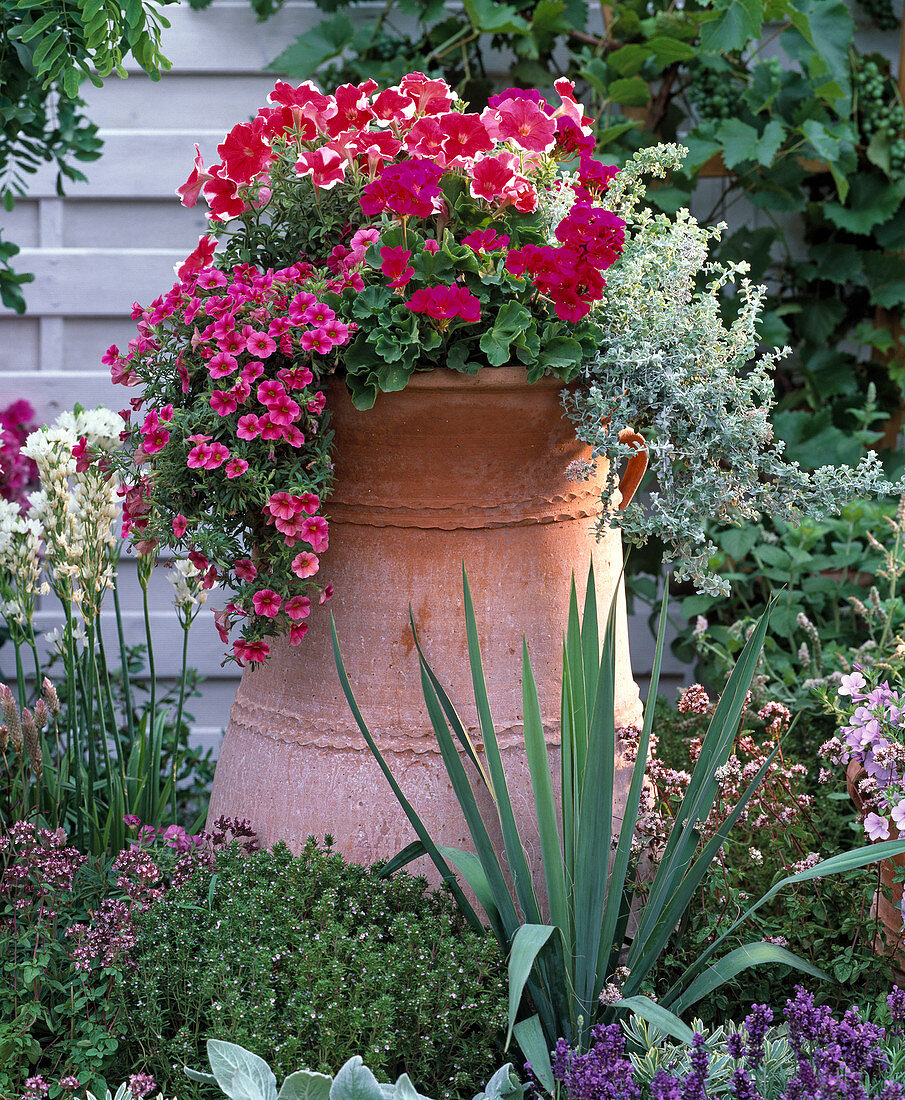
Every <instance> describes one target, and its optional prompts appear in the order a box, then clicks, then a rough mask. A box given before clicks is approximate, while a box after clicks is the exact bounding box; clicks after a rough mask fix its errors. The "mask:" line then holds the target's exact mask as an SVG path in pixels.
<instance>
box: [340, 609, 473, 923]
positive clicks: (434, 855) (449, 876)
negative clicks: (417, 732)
mask: <svg viewBox="0 0 905 1100" xmlns="http://www.w3.org/2000/svg"><path fill="white" fill-rule="evenodd" d="M330 632H331V635H332V638H333V659H334V661H335V663H336V672H337V675H338V676H339V682H340V686H341V687H342V689H343V694H344V695H345V697H346V702H347V703H348V704H349V709H350V710H351V711H352V717H353V718H354V719H355V724H356V725H357V726H358V728H359V730H360V731H361V734H362V736H363V737H364V739H365V741H366V742H367V745H368V748H369V749H370V750H371V754H372V756H373V757H374V759H375V760H376V761H377V764H378V766H379V767H380V770H381V771H382V772H383V774H384V776H385V777H386V780H387V782H388V783H389V785H390V787H391V789H392V791H393V794H394V795H395V796H396V800H397V801H398V802H399V805H400V806H401V807H402V810H403V812H404V813H405V816H406V817H407V818H408V820H409V824H410V825H411V826H412V828H413V829H414V831H415V834H416V836H417V837H418V839H419V840H420V841H421V843H422V844H423V845H424V848H425V851H426V852H427V854H428V855H429V856H430V857H431V860H432V861H433V864H434V866H435V867H436V868H437V870H438V871H439V872H440V876H441V878H442V879H443V881H444V882H446V883H447V884H448V885H449V888H450V890H451V891H452V895H453V897H454V898H455V901H456V904H457V905H458V906H459V908H460V909H461V911H462V913H463V914H464V916H465V919H466V920H467V921H468V923H469V924H470V925H471V926H472V928H474V929H476V930H477V931H478V932H481V931H483V925H482V924H481V922H480V920H479V919H478V915H477V913H475V911H474V908H473V907H472V905H471V903H470V902H469V900H468V898H466V897H465V895H464V894H463V893H462V887H461V886H460V885H459V883H458V880H457V879H456V876H455V872H454V871H453V870H452V868H451V867H450V866H449V864H448V863H447V862H446V860H444V858H443V857H442V856H441V855H440V852H439V851H438V850H437V846H436V845H435V844H434V842H433V840H432V839H431V836H430V834H429V833H428V831H427V828H426V826H425V824H424V822H423V821H422V820H421V818H420V817H419V816H418V814H417V813H416V812H415V809H414V807H413V806H412V804H411V803H410V802H409V800H408V799H407V798H406V797H405V795H404V794H403V793H402V788H401V787H400V786H399V784H398V783H397V782H396V777H395V776H394V775H393V773H392V771H391V770H390V766H389V765H388V764H387V762H386V760H385V759H384V757H383V754H382V753H381V751H380V749H379V748H378V747H377V743H376V741H375V740H374V738H373V736H372V735H371V731H370V730H369V729H368V726H367V723H366V722H365V720H364V717H363V716H362V713H361V710H360V708H359V706H358V703H357V701H356V699H355V695H354V693H353V691H352V686H351V684H350V683H349V676H348V674H347V672H346V666H345V664H344V663H343V658H342V653H341V652H340V649H339V638H338V637H337V634H336V622H335V620H334V618H333V616H332V615H331V616H330Z"/></svg>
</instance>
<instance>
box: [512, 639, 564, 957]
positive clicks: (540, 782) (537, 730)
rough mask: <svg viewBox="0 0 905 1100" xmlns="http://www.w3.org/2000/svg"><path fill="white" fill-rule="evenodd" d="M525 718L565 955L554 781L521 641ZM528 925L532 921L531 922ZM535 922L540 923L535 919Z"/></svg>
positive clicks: (547, 873) (551, 896) (551, 898)
mask: <svg viewBox="0 0 905 1100" xmlns="http://www.w3.org/2000/svg"><path fill="white" fill-rule="evenodd" d="M522 720H523V722H524V724H525V756H526V758H527V761H528V771H529V773H530V776H531V789H532V791H533V793H534V808H535V811H536V813H537V829H538V836H539V838H540V847H541V858H542V859H543V862H544V878H545V880H546V883H547V901H548V903H549V905H550V917H551V919H552V921H553V923H554V924H555V925H556V926H557V927H558V928H559V930H560V933H561V935H562V937H563V942H564V944H565V951H566V955H567V956H569V955H570V954H571V934H570V927H569V913H568V899H567V896H566V883H565V875H564V873H563V855H562V847H561V846H560V839H559V824H558V822H557V817H556V803H555V802H554V799H553V780H552V777H551V775H550V759H549V756H548V755H547V742H546V738H545V737H544V724H543V720H542V718H541V712H540V699H539V698H538V694H537V684H536V682H535V680H534V673H533V671H532V668H531V658H530V656H529V654H528V643H527V642H526V641H525V640H524V639H523V640H522ZM528 923H529V924H530V923H531V922H528ZM534 924H540V921H539V920H538V921H535V922H534Z"/></svg>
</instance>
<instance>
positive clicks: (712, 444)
mask: <svg viewBox="0 0 905 1100" xmlns="http://www.w3.org/2000/svg"><path fill="white" fill-rule="evenodd" d="M683 156H684V150H682V149H681V148H680V147H679V146H675V145H661V146H657V147H655V148H652V149H645V150H642V151H641V152H639V153H636V154H635V155H634V157H633V158H632V159H631V160H630V161H629V162H628V164H627V165H626V167H625V168H623V170H622V171H621V172H620V173H619V175H618V176H617V177H616V179H615V180H614V181H613V183H612V184H611V185H610V189H609V192H608V194H607V196H606V200H605V201H606V204H607V205H608V206H609V207H610V208H611V209H613V210H614V211H615V212H617V213H618V214H619V215H620V216H621V217H622V218H624V219H625V221H626V244H625V249H624V251H623V253H622V255H621V256H620V258H619V259H618V260H617V262H616V263H615V264H614V265H613V266H612V267H611V268H610V269H609V270H608V271H607V287H606V290H605V291H604V296H603V299H602V300H601V301H600V302H599V303H598V304H597V306H596V307H595V310H594V313H593V317H594V320H595V321H597V323H598V324H599V325H600V330H601V341H600V350H599V353H598V355H597V357H596V358H595V360H594V361H593V362H590V363H588V364H587V366H586V369H585V376H584V385H583V386H582V387H581V388H579V389H577V390H574V391H573V392H572V393H571V394H569V395H567V397H566V398H565V401H566V406H567V409H568V412H569V414H570V416H571V417H572V418H573V420H574V421H575V424H576V428H577V431H578V434H579V435H580V437H581V438H582V439H584V440H585V441H586V442H588V443H590V444H591V445H592V446H593V449H594V455H595V458H596V459H605V460H608V462H609V471H608V475H607V487H606V493H605V496H606V498H607V500H609V498H610V497H611V495H612V492H613V490H614V489H615V488H616V485H617V481H618V475H619V468H620V466H621V465H622V464H623V463H624V462H625V460H626V458H627V457H628V456H629V455H630V454H631V453H633V452H632V448H631V446H629V445H627V444H620V443H619V432H620V431H621V430H622V429H624V428H627V427H631V428H633V429H634V430H635V431H638V432H641V433H643V435H644V437H645V439H646V440H647V443H648V450H649V457H650V467H651V469H652V471H653V473H654V475H655V480H656V485H655V487H654V490H653V491H652V492H651V493H650V494H648V495H647V497H646V499H636V500H635V501H633V502H632V503H631V504H630V505H629V506H628V507H627V508H626V509H625V510H624V511H621V512H613V511H612V510H610V511H609V512H607V513H606V514H604V516H603V517H602V519H601V520H600V523H601V526H606V525H612V524H616V525H618V526H619V527H621V528H622V530H623V531H624V533H625V536H626V538H627V539H628V541H629V542H631V543H634V544H637V545H640V544H643V543H644V542H646V541H647V540H648V539H649V538H651V537H652V536H658V537H659V538H661V539H662V540H663V542H664V544H665V546H666V552H665V554H664V561H675V562H676V563H677V569H676V574H677V577H679V578H680V579H681V578H690V579H691V580H693V581H694V583H695V584H696V585H697V587H698V588H699V589H700V590H701V591H705V592H710V593H713V594H725V593H726V592H728V590H729V585H728V582H727V581H726V580H725V579H724V578H722V577H720V576H718V575H716V574H714V573H713V572H712V571H710V570H709V569H708V559H709V558H710V557H711V555H712V554H713V553H714V551H715V547H714V545H713V543H712V542H711V541H710V539H709V538H708V535H707V530H708V524H709V523H711V522H713V521H716V522H717V523H721V524H727V525H728V524H733V525H738V524H742V523H745V522H746V521H750V520H756V519H758V518H760V517H761V516H763V515H764V514H768V515H773V516H779V517H781V518H783V519H787V520H791V521H793V522H794V521H795V520H796V518H799V517H800V516H802V515H804V514H807V515H811V516H814V517H815V518H821V517H823V516H826V515H828V514H831V513H834V512H836V511H837V510H838V509H839V507H840V505H842V504H843V503H845V502H846V501H848V500H851V499H852V498H853V497H855V496H862V495H865V494H872V493H881V492H882V493H885V492H893V491H898V490H897V489H896V487H894V486H892V485H890V483H889V482H887V481H885V480H884V478H883V472H882V468H881V466H880V463H879V461H878V459H877V457H876V455H875V454H874V453H873V452H869V453H868V454H867V455H866V457H865V458H864V459H863V460H862V461H861V462H860V463H859V465H858V466H856V467H850V466H841V467H834V466H825V467H822V468H820V469H819V470H815V471H813V472H808V471H805V470H802V469H801V467H800V466H799V464H798V463H797V462H790V461H788V460H787V459H786V458H785V457H784V455H783V450H784V444H783V442H782V441H781V440H777V439H775V438H774V436H773V428H772V425H771V422H770V412H771V409H772V406H773V384H772V381H771V377H770V373H771V370H772V368H773V367H774V365H775V363H776V361H777V360H778V359H779V358H781V357H783V356H785V355H787V354H788V353H789V349H788V348H782V349H777V350H774V351H769V352H767V353H765V354H762V355H760V357H757V349H758V346H759V339H758V335H757V329H756V325H757V322H758V320H759V318H760V314H761V307H762V302H763V298H764V294H765V288H764V287H762V286H754V285H752V284H751V282H750V281H749V280H748V279H747V278H746V277H745V272H746V271H747V270H748V265H747V264H745V263H741V264H718V263H714V262H711V261H710V259H709V253H710V247H711V244H712V242H713V241H714V240H717V239H718V238H719V236H720V234H721V232H722V230H723V229H724V228H725V226H724V225H718V226H713V227H705V226H701V225H699V224H698V222H697V221H696V220H695V219H694V218H693V217H692V216H691V214H690V213H689V212H688V211H687V210H684V209H682V210H679V211H678V213H677V214H676V215H675V216H674V217H668V216H667V215H665V214H655V213H652V212H651V211H650V210H647V209H642V208H641V207H640V202H641V199H642V198H643V197H644V191H645V189H644V184H643V177H644V176H645V175H654V176H663V175H665V173H666V171H668V170H669V169H671V168H674V167H676V166H677V165H679V164H680V163H681V159H682V157H683ZM729 284H736V288H737V293H736V305H737V316H736V318H735V320H733V321H731V322H730V323H728V324H727V323H726V322H725V321H724V319H723V312H722V309H721V304H722V303H724V302H725V297H726V294H725V290H726V287H727V286H728V285H729Z"/></svg>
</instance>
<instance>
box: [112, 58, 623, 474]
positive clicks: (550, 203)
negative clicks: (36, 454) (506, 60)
mask: <svg viewBox="0 0 905 1100" xmlns="http://www.w3.org/2000/svg"><path fill="white" fill-rule="evenodd" d="M554 86H555V90H556V98H557V99H558V102H557V103H550V102H548V101H547V100H546V99H545V98H544V97H543V96H541V95H540V93H538V92H536V91H526V90H524V89H520V88H508V89H506V90H505V91H503V92H500V93H499V94H498V95H495V96H493V97H492V98H491V99H490V100H489V102H488V105H487V107H486V108H485V109H484V110H483V111H470V110H468V107H467V105H466V104H464V103H462V102H461V101H460V100H459V99H458V96H457V95H456V94H455V93H454V92H453V91H452V89H451V88H450V87H449V86H448V85H447V84H446V83H445V82H444V81H443V80H433V79H430V78H428V77H427V76H425V75H424V74H423V73H409V74H407V75H406V76H404V77H403V78H402V79H401V80H400V81H399V83H398V85H396V86H395V87H392V88H385V89H380V88H379V87H378V86H377V84H376V83H375V82H374V81H373V80H368V81H365V82H364V83H362V84H358V85H352V84H345V85H342V86H341V87H339V88H337V89H336V90H335V91H334V92H333V93H332V94H324V93H323V92H321V91H320V90H319V89H318V88H317V87H315V85H314V84H312V83H310V82H306V83H304V84H301V85H300V86H298V87H295V88H294V87H292V86H291V85H289V84H286V83H284V82H280V83H278V84H277V85H276V87H275V88H274V90H273V92H272V93H271V94H270V96H269V97H268V98H269V103H268V105H267V106H265V107H262V108H260V109H259V110H258V112H257V114H256V116H255V118H254V119H253V120H252V122H250V123H248V122H242V123H239V124H238V125H237V126H235V127H234V128H233V129H232V130H231V131H230V133H229V134H227V135H226V137H225V138H224V140H223V142H222V143H221V144H220V145H219V146H218V147H217V152H218V155H219V157H220V160H219V162H218V163H216V164H214V165H212V166H210V167H208V168H206V167H205V166H204V163H203V161H202V159H201V157H200V155H198V156H197V157H196V158H195V162H194V168H193V170H192V172H191V175H190V176H189V178H188V179H187V180H186V182H185V183H184V184H183V185H182V186H181V187H180V188H179V189H178V194H179V195H180V196H181V198H182V201H183V203H184V204H185V205H187V206H194V205H195V204H196V203H197V202H198V200H199V198H201V197H203V198H204V199H205V200H206V201H207V203H208V206H209V210H210V218H211V221H212V224H213V225H214V227H215V229H216V228H220V227H224V228H225V227H226V226H227V225H228V226H229V233H230V244H229V245H228V246H227V247H228V248H229V249H231V250H232V252H231V254H232V255H234V256H238V255H241V256H243V258H247V257H248V256H251V257H254V256H255V255H256V254H258V252H259V251H260V253H261V254H266V256H267V257H268V260H269V261H270V262H272V261H273V257H278V258H279V261H280V262H282V263H285V264H292V263H295V262H297V261H298V260H299V259H304V260H308V261H311V262H314V263H315V265H316V267H317V268H318V270H319V272H320V273H321V274H322V275H323V276H324V280H325V282H324V289H325V294H324V295H323V301H324V302H325V303H326V304H327V305H328V306H329V307H330V308H331V309H332V310H334V311H335V313H336V318H337V320H338V321H340V322H345V323H346V324H349V325H350V326H354V330H353V334H352V338H351V341H350V348H349V352H348V355H346V356H345V357H344V363H343V365H344V367H345V370H346V375H347V382H348V385H349V389H350V392H351V393H352V396H353V400H354V402H355V404H356V405H357V406H358V407H360V408H365V407H369V406H370V405H371V404H373V402H374V400H375V398H376V396H377V393H378V392H379V391H380V390H398V389H400V388H401V386H402V385H403V384H404V382H405V380H406V379H407V377H408V376H409V375H411V373H412V372H413V371H414V370H425V369H431V368H432V367H434V366H451V367H453V369H458V370H465V371H468V372H469V373H473V372H474V370H476V369H478V368H479V367H481V366H488V365H489V366H501V365H504V364H506V363H510V362H518V363H521V364H522V365H524V366H525V368H526V370H527V371H528V372H529V375H530V376H531V377H532V378H537V377H540V376H541V375H542V374H544V373H548V372H553V373H555V374H557V375H558V376H560V377H562V378H563V379H564V380H566V381H569V380H571V379H572V378H575V377H576V376H577V375H578V373H579V372H580V370H581V366H582V363H583V361H586V360H587V359H588V358H590V357H591V356H593V355H594V353H595V351H596V349H597V347H598V346H599V342H600V341H599V338H598V337H599V326H598V325H596V324H595V323H594V321H593V319H592V318H591V317H590V316H589V315H590V313H591V309H592V307H593V305H594V303H595V302H598V301H600V299H601V296H602V293H603V289H604V287H605V286H606V282H605V279H604V276H603V272H604V271H605V270H606V269H607V268H609V267H610V266H611V265H612V264H613V263H614V262H615V260H616V259H617V258H618V256H619V254H620V252H621V251H622V248H623V245H624V239H625V234H624V230H625V224H624V222H623V221H622V219H621V218H620V217H619V216H618V215H617V214H616V213H614V212H613V211H612V210H610V209H607V208H606V202H605V197H606V192H607V189H608V186H609V183H610V181H611V180H612V179H613V177H614V176H615V174H616V173H617V171H618V169H617V168H616V167H615V166H613V165H608V164H603V163H601V162H600V161H597V160H595V159H594V158H593V157H592V156H591V155H590V154H591V152H592V150H593V147H594V140H593V136H592V133H593V132H592V123H593V120H592V119H590V118H588V117H587V116H586V115H585V113H584V109H583V108H582V106H581V104H580V103H578V102H577V100H576V99H575V95H574V86H573V84H572V83H571V81H569V80H566V79H560V80H557V81H556V82H555V85H554ZM196 150H197V146H196ZM287 222H290V223H291V229H290V231H288V232H287V231H286V227H287ZM329 226H332V227H333V230H334V233H333V236H332V237H331V236H329V235H328V234H327V231H326V228H327V227H329ZM213 278H214V276H213V275H206V276H204V279H205V280H207V279H213ZM201 285H202V286H205V285H206V282H204V281H202V284H201ZM313 308H316V309H318V308H319V309H323V305H320V306H314V307H313ZM333 323H336V322H335V321H334V320H333V318H332V316H331V318H320V317H319V318H317V320H316V325H317V327H316V328H315V329H314V330H313V331H311V332H309V333H305V334H303V335H302V337H301V342H302V347H304V348H306V349H310V350H313V351H315V352H316V353H317V354H318V355H322V354H325V351H324V348H325V346H327V347H328V344H327V342H328V340H329V339H330V328H329V327H328V326H329V325H331V324H333ZM271 336H272V334H271ZM237 349H238V343H237V344H236V345H233V344H231V343H229V342H228V340H225V339H224V340H223V341H221V344H220V346H219V347H218V350H217V357H216V362H215V369H216V370H218V371H219V370H220V369H223V370H224V371H227V372H230V371H231V370H232V369H233V368H232V366H231V360H232V357H234V356H235V355H236V354H237V353H238V352H237ZM245 350H246V351H248V352H249V353H252V352H253V353H254V354H256V355H258V356H259V357H261V358H264V357H265V356H266V353H267V345H266V343H265V341H264V340H263V339H262V338H261V337H260V336H259V335H255V336H254V337H253V338H252V342H251V343H248V342H246V344H245ZM117 369H121V368H120V367H118V368H117ZM217 402H218V407H219V408H221V409H223V412H224V415H229V404H230V403H229V401H228V400H225V399H223V398H219V397H218V398H217ZM250 423H251V422H249V424H250ZM245 430H253V425H252V426H251V427H250V428H248V429H246V428H244V427H243V431H245ZM205 457H206V452H204V451H202V452H201V458H202V460H203V459H204V458H205Z"/></svg>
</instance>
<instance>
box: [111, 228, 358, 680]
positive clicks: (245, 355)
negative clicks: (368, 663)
mask: <svg viewBox="0 0 905 1100" xmlns="http://www.w3.org/2000/svg"><path fill="white" fill-rule="evenodd" d="M214 247H215V241H214V240H213V238H210V237H205V238H202V240H201V242H200V243H199V246H198V248H197V249H196V250H195V251H194V252H193V253H192V255H191V256H190V257H189V258H188V259H187V260H186V262H185V263H184V264H183V265H182V266H181V267H180V269H179V272H178V275H179V278H178V281H177V282H176V283H175V284H174V286H173V288H172V289H171V290H170V291H169V293H167V294H166V295H164V296H162V297H160V298H157V299H156V300H155V301H154V302H152V303H151V305H150V306H149V307H148V308H147V309H145V308H142V307H141V306H140V305H138V304H136V306H135V307H134V310H133V317H134V318H135V319H136V320H137V321H138V335H137V336H136V337H135V339H134V340H132V341H131V342H130V344H129V348H128V350H127V351H126V352H125V353H121V352H120V351H119V349H118V348H117V347H115V346H113V347H111V348H109V349H108V351H107V353H106V356H105V362H107V363H109V365H110V367H111V370H112V374H113V378H114V380H115V381H117V382H119V383H121V384H122V385H125V386H141V387H142V393H141V396H139V397H135V398H133V399H132V401H131V403H130V408H128V409H124V410H123V411H122V413H121V416H122V417H123V420H124V421H125V428H124V430H123V433H122V438H123V440H124V442H125V449H124V451H123V455H124V456H125V459H126V462H125V463H124V464H123V465H124V467H125V468H126V470H127V473H126V475H125V476H127V477H128V480H127V481H125V483H124V484H123V486H122V489H121V496H122V497H123V535H124V536H126V535H131V537H132V539H133V542H134V543H135V545H136V548H137V549H138V551H139V552H140V553H153V552H155V551H156V549H157V547H158V546H159V545H161V544H163V545H167V546H170V547H172V548H173V549H174V550H176V551H177V552H178V553H179V555H180V556H181V557H187V558H188V560H189V561H190V562H191V563H192V565H193V566H194V567H195V569H196V570H197V576H198V577H199V579H200V583H201V584H202V586H203V587H204V588H209V587H211V586H212V585H213V584H214V583H215V582H216V583H219V584H221V585H225V586H227V587H229V588H231V589H232V590H233V592H234V597H233V599H232V600H231V601H230V602H229V603H228V604H227V605H226V607H225V608H224V609H222V610H221V611H219V612H218V613H217V616H216V625H217V629H218V631H219V633H220V636H221V639H222V640H223V641H224V643H226V642H228V641H229V635H230V631H231V629H232V628H233V627H234V626H235V625H236V624H239V623H240V624H241V636H240V637H239V638H238V639H237V640H235V641H234V642H233V644H232V652H231V656H230V658H229V659H233V660H236V661H238V662H239V663H240V664H242V663H245V662H248V661H251V662H256V661H263V660H264V659H265V658H266V657H267V655H268V653H269V652H270V643H269V642H267V641H265V637H266V636H269V635H281V634H288V639H289V644H290V645H297V644H299V643H300V642H301V641H302V639H303V638H304V636H305V633H306V631H307V629H308V627H307V623H306V622H305V620H306V619H307V617H308V615H309V614H310V611H311V607H312V605H313V604H314V603H316V602H321V603H323V602H325V601H326V600H327V599H329V598H330V595H331V594H332V588H331V587H330V586H329V585H322V584H319V583H318V582H317V581H316V580H314V579H313V578H315V577H316V575H317V573H318V571H319V557H318V555H319V554H321V553H322V552H323V551H324V550H326V548H327V546H328V543H329V530H328V526H327V521H326V519H325V518H324V517H323V515H322V514H321V500H322V498H323V496H324V494H325V492H326V491H327V490H328V489H329V486H330V479H331V473H332V465H331V463H330V459H329V453H328V451H329V447H328V434H327V433H326V432H325V430H324V429H325V424H326V420H327V417H326V414H325V410H324V407H325V402H326V398H325V396H324V392H323V390H322V389H320V388H319V383H320V379H321V378H322V376H323V374H324V372H325V370H326V369H328V366H329V364H330V363H331V361H332V359H333V358H335V355H334V349H336V348H340V347H342V346H343V345H344V344H345V343H346V342H347V341H348V339H349V326H348V325H346V324H345V323H343V322H342V321H340V320H338V319H337V317H336V315H335V313H334V311H333V310H332V309H330V308H329V307H328V306H326V305H325V304H324V303H323V302H322V301H320V300H319V298H318V297H317V295H316V294H315V293H313V292H312V290H310V289H308V288H309V286H313V285H316V284H314V283H313V282H312V269H311V267H310V265H307V264H301V263H300V264H295V265H293V266H290V267H287V268H282V269H279V270H276V271H273V270H269V271H261V270H259V269H258V268H256V267H253V266H252V265H250V264H238V265H234V266H233V267H232V268H230V269H227V270H222V269H220V268H218V267H215V266H214V263H213V258H214ZM128 471H131V472H128Z"/></svg>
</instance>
